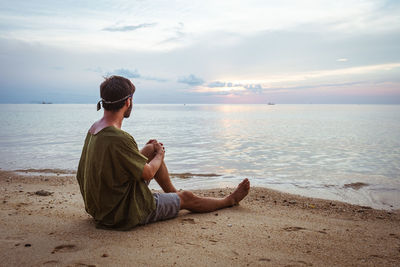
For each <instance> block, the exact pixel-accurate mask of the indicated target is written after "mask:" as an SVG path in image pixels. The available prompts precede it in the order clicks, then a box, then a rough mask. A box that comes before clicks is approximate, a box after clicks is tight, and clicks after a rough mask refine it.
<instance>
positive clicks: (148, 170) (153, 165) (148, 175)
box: [142, 142, 165, 181]
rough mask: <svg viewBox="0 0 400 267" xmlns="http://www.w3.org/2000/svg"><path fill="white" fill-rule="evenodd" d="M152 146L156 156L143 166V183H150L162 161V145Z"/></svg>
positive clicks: (156, 143)
mask: <svg viewBox="0 0 400 267" xmlns="http://www.w3.org/2000/svg"><path fill="white" fill-rule="evenodd" d="M153 144H154V150H155V151H156V155H155V156H154V158H153V159H152V160H151V161H150V162H149V163H146V165H144V168H143V173H142V178H143V180H145V181H150V180H151V179H152V178H153V177H154V175H155V174H156V173H157V171H158V169H159V168H160V166H161V164H162V162H163V160H164V153H165V151H164V147H163V146H162V144H160V143H158V142H154V143H153Z"/></svg>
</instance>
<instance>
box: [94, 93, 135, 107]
mask: <svg viewBox="0 0 400 267" xmlns="http://www.w3.org/2000/svg"><path fill="white" fill-rule="evenodd" d="M132 96H133V94H130V95H127V96H125V97H123V98H121V99H119V100H115V101H107V100H104V99H103V98H102V99H101V100H100V101H99V102H97V111H99V110H100V109H101V105H100V102H103V104H114V103H118V102H121V101H124V100H126V99H128V98H130V97H132Z"/></svg>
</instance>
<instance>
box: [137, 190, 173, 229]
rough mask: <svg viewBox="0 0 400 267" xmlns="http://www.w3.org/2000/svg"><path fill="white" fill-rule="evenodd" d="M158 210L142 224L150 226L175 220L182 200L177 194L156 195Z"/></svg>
mask: <svg viewBox="0 0 400 267" xmlns="http://www.w3.org/2000/svg"><path fill="white" fill-rule="evenodd" d="M153 196H154V200H155V201H156V209H155V210H154V211H153V212H152V213H150V215H149V216H147V218H146V219H145V220H144V221H143V222H142V223H141V224H148V223H153V222H157V221H163V220H168V219H172V218H175V217H176V216H178V212H179V210H180V207H181V199H180V198H179V196H178V194H176V193H154V194H153Z"/></svg>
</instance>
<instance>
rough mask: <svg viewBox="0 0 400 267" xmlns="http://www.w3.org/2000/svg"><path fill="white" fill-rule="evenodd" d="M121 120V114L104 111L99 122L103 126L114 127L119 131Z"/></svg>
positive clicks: (122, 118)
mask: <svg viewBox="0 0 400 267" xmlns="http://www.w3.org/2000/svg"><path fill="white" fill-rule="evenodd" d="M123 120H124V114H123V112H112V111H108V110H104V115H103V118H102V119H101V122H102V124H104V125H107V126H115V127H117V128H119V129H121V127H122V121H123Z"/></svg>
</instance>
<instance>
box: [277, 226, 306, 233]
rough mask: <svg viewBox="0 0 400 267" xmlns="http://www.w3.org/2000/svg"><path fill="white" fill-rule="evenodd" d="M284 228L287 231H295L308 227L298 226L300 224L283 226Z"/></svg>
mask: <svg viewBox="0 0 400 267" xmlns="http://www.w3.org/2000/svg"><path fill="white" fill-rule="evenodd" d="M283 230H285V231H287V232H295V231H301V230H306V228H303V227H298V226H290V227H285V228H283Z"/></svg>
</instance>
